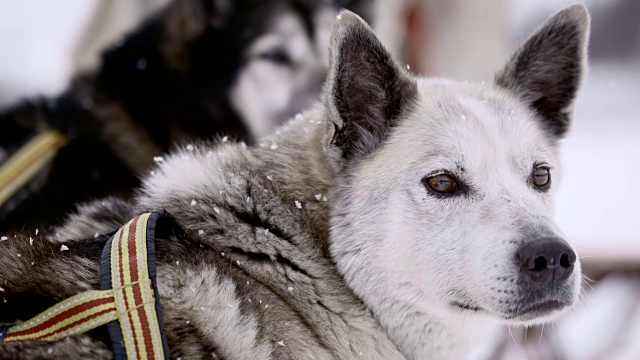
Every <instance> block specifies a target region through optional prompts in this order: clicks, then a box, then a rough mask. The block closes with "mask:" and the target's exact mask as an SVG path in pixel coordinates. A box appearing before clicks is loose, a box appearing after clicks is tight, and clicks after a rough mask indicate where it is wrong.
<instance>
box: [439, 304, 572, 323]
mask: <svg viewBox="0 0 640 360" xmlns="http://www.w3.org/2000/svg"><path fill="white" fill-rule="evenodd" d="M449 305H451V306H452V307H454V308H457V309H460V310H464V311H470V312H475V313H479V312H485V313H493V312H491V311H488V310H486V309H484V308H482V307H480V306H478V305H475V304H471V303H464V302H460V301H452V302H450V303H449ZM567 306H570V304H568V303H567V302H566V301H560V300H555V299H550V300H543V301H539V302H536V303H533V304H530V305H527V306H522V307H519V308H517V309H516V310H515V311H513V312H511V313H509V314H505V315H503V317H504V319H505V320H522V321H527V320H533V319H536V318H539V317H543V316H546V315H549V314H550V313H552V312H554V311H559V310H562V309H564V308H565V307H567ZM494 314H495V313H494ZM496 315H497V314H496Z"/></svg>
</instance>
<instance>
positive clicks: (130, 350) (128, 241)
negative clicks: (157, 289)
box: [101, 213, 166, 360]
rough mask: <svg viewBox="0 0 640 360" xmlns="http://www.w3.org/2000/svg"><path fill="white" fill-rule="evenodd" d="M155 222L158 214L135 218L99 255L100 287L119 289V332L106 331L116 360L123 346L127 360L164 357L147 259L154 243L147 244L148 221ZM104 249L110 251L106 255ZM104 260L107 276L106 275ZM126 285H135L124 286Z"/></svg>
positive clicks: (157, 307)
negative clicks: (150, 247)
mask: <svg viewBox="0 0 640 360" xmlns="http://www.w3.org/2000/svg"><path fill="white" fill-rule="evenodd" d="M152 215H154V216H153V217H152ZM157 218H158V214H157V213H154V214H151V213H147V214H142V215H140V216H137V217H135V218H134V219H133V220H131V221H129V223H127V225H125V226H123V227H122V228H121V229H120V230H118V232H117V233H116V234H115V235H113V237H112V238H111V240H109V242H111V246H110V247H109V243H107V245H106V246H105V251H104V252H103V254H102V265H101V266H102V267H101V274H102V275H101V276H102V287H103V288H105V287H110V288H112V289H121V290H120V291H116V292H115V294H114V295H115V303H116V307H117V308H118V309H119V310H121V311H118V327H119V331H118V329H116V328H115V326H114V325H110V328H109V332H110V335H111V340H112V343H113V345H114V355H115V357H116V359H118V358H125V356H123V354H122V345H124V353H126V358H127V359H129V360H132V359H164V358H165V357H166V356H165V349H164V345H163V336H162V331H161V324H160V321H159V320H158V311H159V303H157V302H156V299H155V296H154V286H155V284H153V283H152V281H151V279H153V280H154V281H155V268H154V269H153V270H154V271H153V272H151V271H150V269H149V264H150V263H149V259H148V255H149V249H148V246H149V243H151V246H152V245H153V241H148V240H149V237H148V234H147V231H148V227H149V225H150V224H149V222H150V221H149V220H150V219H153V223H155V221H156V220H157ZM151 225H155V224H151ZM153 228H155V226H153ZM151 239H153V236H152V237H151ZM107 249H109V250H110V251H109V252H107ZM152 250H154V249H152ZM154 255H155V251H154ZM107 258H108V259H109V261H108V264H109V268H110V271H108V272H107V271H105V270H106V269H105V268H106V267H107V261H106V260H107ZM154 259H155V256H154ZM153 266H154V267H155V263H154V264H153ZM105 274H109V275H110V278H109V279H107V277H106V276H105ZM129 284H135V285H133V286H127V285H129ZM134 309H135V310H134ZM130 310H134V311H130Z"/></svg>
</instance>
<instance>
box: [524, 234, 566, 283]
mask: <svg viewBox="0 0 640 360" xmlns="http://www.w3.org/2000/svg"><path fill="white" fill-rule="evenodd" d="M516 261H517V262H518V264H519V265H520V271H521V274H522V276H524V277H525V278H526V279H529V280H530V281H532V282H535V283H539V284H549V285H553V284H555V283H559V282H562V281H564V280H566V279H567V278H568V277H569V275H571V273H572V272H573V264H574V263H575V262H576V254H575V253H574V252H573V250H571V248H570V247H569V244H567V243H566V242H565V241H564V240H562V239H558V238H544V239H539V240H533V241H531V242H528V243H526V244H524V245H522V246H521V247H520V249H518V251H517V252H516Z"/></svg>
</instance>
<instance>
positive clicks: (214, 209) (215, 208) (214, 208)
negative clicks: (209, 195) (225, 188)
mask: <svg viewBox="0 0 640 360" xmlns="http://www.w3.org/2000/svg"><path fill="white" fill-rule="evenodd" d="M213 211H215V212H216V214H220V209H218V208H217V207H215V206H214V207H213Z"/></svg>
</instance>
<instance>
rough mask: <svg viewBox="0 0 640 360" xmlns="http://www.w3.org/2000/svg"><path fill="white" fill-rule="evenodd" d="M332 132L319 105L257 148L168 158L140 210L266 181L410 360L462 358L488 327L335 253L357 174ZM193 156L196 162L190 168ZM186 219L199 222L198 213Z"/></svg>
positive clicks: (221, 195) (219, 195) (352, 256)
mask: <svg viewBox="0 0 640 360" xmlns="http://www.w3.org/2000/svg"><path fill="white" fill-rule="evenodd" d="M333 129H334V127H333V122H332V121H330V120H329V119H328V117H327V115H326V114H325V110H324V108H323V107H322V106H317V107H316V108H314V109H313V110H311V111H308V112H306V113H304V114H300V115H298V116H296V119H294V120H291V121H290V122H289V123H287V124H286V125H285V126H284V127H282V128H281V129H280V130H278V131H276V133H275V134H274V135H272V136H271V137H267V138H264V139H262V140H261V141H260V142H259V143H258V144H257V145H256V146H255V148H253V149H251V148H246V146H244V145H243V144H235V143H229V142H226V141H225V142H221V143H220V144H219V146H217V147H215V148H207V147H198V148H196V149H195V150H191V151H189V150H188V149H185V150H182V151H180V152H178V153H176V154H174V155H172V156H171V157H170V158H169V159H165V160H164V163H165V164H164V165H163V166H162V167H161V168H160V169H158V170H156V171H155V173H156V175H155V176H152V177H150V178H148V179H147V180H146V181H145V186H144V192H145V194H144V196H142V197H140V199H139V200H140V201H139V204H140V206H141V207H142V208H141V209H140V211H143V210H148V209H159V208H163V209H166V210H167V211H169V212H172V211H180V210H179V209H180V208H177V207H175V206H172V205H171V204H172V203H173V202H175V201H179V202H181V203H182V202H189V201H191V199H192V198H194V199H202V198H205V197H211V198H213V200H214V201H215V202H224V201H225V197H226V198H227V199H228V198H229V197H230V196H231V194H225V190H224V189H225V188H224V185H221V184H224V182H226V181H229V179H228V176H234V175H237V174H240V175H243V174H244V175H245V176H249V175H250V176H255V177H264V178H265V179H267V180H269V181H270V182H271V183H272V184H273V189H274V192H276V193H277V196H278V197H280V198H281V199H282V200H283V202H285V203H287V202H289V203H291V204H294V203H295V204H296V206H301V207H302V209H303V210H304V211H305V215H306V216H307V218H308V219H309V224H310V225H311V227H312V228H313V229H312V231H313V232H314V233H315V234H316V238H317V239H318V241H322V242H323V244H322V247H323V248H324V249H325V255H326V256H328V255H329V252H331V254H332V256H333V261H334V262H336V263H337V265H338V268H339V271H340V273H341V274H342V276H343V278H344V279H345V281H346V282H347V285H348V286H349V287H350V288H351V289H352V290H353V291H354V292H355V293H356V294H357V295H358V296H359V297H360V298H361V299H362V300H363V302H364V303H365V304H366V305H367V307H368V308H370V309H371V310H372V312H373V313H374V315H375V316H376V318H377V319H378V321H379V322H380V323H381V325H382V327H383V328H384V329H385V331H386V332H387V335H388V336H389V338H390V339H391V340H392V341H393V342H394V343H395V344H396V346H398V349H399V350H401V352H402V353H403V354H404V355H405V356H406V357H407V358H409V359H423V358H425V357H429V358H459V357H461V356H463V354H465V353H466V352H467V351H468V350H469V346H474V345H475V344H470V343H469V340H470V339H469V337H470V335H472V334H478V333H482V334H483V335H485V334H486V332H482V331H477V330H476V326H479V325H484V324H483V323H482V322H479V321H474V320H473V319H472V318H471V317H468V316H467V317H466V318H465V316H463V315H461V314H460V315H458V316H455V315H450V314H449V315H444V314H441V313H438V312H437V311H434V309H432V308H429V307H426V306H425V304H424V302H422V301H420V300H421V298H422V296H423V295H424V294H419V293H416V292H415V288H414V287H412V286H411V283H410V281H405V282H402V281H400V280H399V279H398V278H397V277H396V276H395V274H394V273H393V272H392V271H389V272H386V273H380V272H379V271H376V270H375V269H379V268H380V267H379V266H370V263H371V261H372V259H368V258H366V256H365V257H359V254H358V251H356V250H354V251H351V252H341V251H339V250H338V251H336V248H338V249H344V246H342V245H344V244H336V243H335V242H336V241H339V242H349V234H348V229H347V230H346V232H345V234H343V235H344V236H341V237H336V236H333V238H332V239H331V240H329V235H328V233H329V227H330V226H331V225H330V222H331V223H332V224H334V223H336V221H335V220H331V221H330V219H329V217H330V213H331V214H332V215H333V216H342V215H340V212H341V211H348V208H338V209H336V206H343V205H342V204H344V203H345V201H346V202H347V203H348V201H349V200H350V199H352V198H351V197H350V196H349V195H348V194H346V193H345V191H351V190H350V185H349V184H348V182H349V178H350V175H348V174H344V173H345V172H348V171H341V170H339V168H340V161H339V160H337V157H336V156H334V155H333V153H332V149H331V145H330V141H331V138H332V135H333ZM193 158H196V162H195V163H194V164H189V162H190V161H191V160H190V159H193ZM203 162H204V163H203ZM178 163H180V165H178ZM167 165H168V166H167ZM171 168H175V169H171ZM187 169H188V171H187ZM185 184H187V185H186V186H185ZM220 189H223V190H220ZM180 194H183V195H180ZM177 197H178V198H177ZM179 197H182V198H179ZM325 199H326V200H325ZM330 207H333V209H330ZM185 215H186V216H187V217H191V218H192V221H195V222H197V221H198V219H197V218H195V217H193V216H195V215H194V214H185ZM351 216H353V215H351ZM347 221H348V220H347ZM353 236H362V235H353ZM330 242H333V243H331V244H330ZM371 243H373V244H375V239H371ZM330 248H331V249H330ZM352 250H353V249H352ZM390 256H391V255H390Z"/></svg>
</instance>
